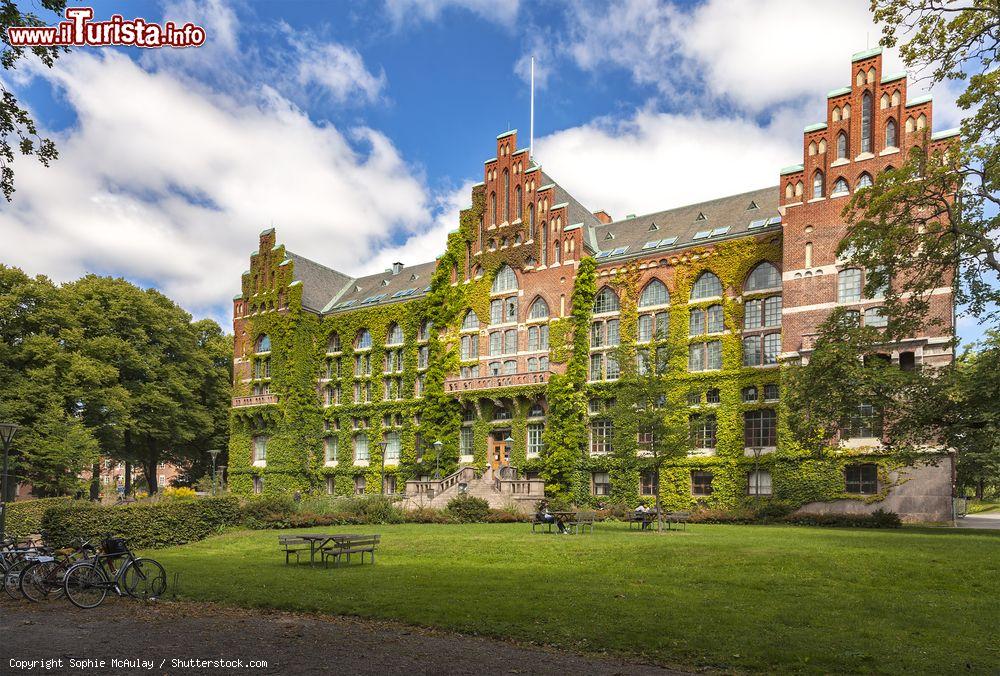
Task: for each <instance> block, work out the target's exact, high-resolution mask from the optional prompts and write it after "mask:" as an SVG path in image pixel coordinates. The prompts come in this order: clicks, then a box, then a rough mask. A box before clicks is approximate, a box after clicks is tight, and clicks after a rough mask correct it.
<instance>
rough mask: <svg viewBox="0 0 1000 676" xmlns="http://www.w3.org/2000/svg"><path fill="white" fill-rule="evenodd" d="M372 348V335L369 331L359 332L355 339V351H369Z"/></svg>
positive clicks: (362, 330)
mask: <svg viewBox="0 0 1000 676" xmlns="http://www.w3.org/2000/svg"><path fill="white" fill-rule="evenodd" d="M371 346H372V334H371V333H370V332H369V331H368V329H361V330H360V331H358V335H357V337H355V339H354V349H355V350H367V349H368V348H370V347H371Z"/></svg>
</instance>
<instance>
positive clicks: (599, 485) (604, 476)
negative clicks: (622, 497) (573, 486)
mask: <svg viewBox="0 0 1000 676" xmlns="http://www.w3.org/2000/svg"><path fill="white" fill-rule="evenodd" d="M591 491H592V492H593V494H594V495H611V478H610V476H609V475H608V473H607V472H593V473H592V474H591Z"/></svg>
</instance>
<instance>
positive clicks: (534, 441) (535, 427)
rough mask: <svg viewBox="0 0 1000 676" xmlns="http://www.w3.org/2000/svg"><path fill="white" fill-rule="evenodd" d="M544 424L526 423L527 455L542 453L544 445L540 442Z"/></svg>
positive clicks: (533, 455) (535, 455)
mask: <svg viewBox="0 0 1000 676" xmlns="http://www.w3.org/2000/svg"><path fill="white" fill-rule="evenodd" d="M544 431H545V426H544V425H542V423H531V424H530V425H528V448H527V451H528V457H529V458H533V457H537V456H539V455H541V454H542V451H543V450H544V449H545V445H544V444H543V443H542V433H543V432H544Z"/></svg>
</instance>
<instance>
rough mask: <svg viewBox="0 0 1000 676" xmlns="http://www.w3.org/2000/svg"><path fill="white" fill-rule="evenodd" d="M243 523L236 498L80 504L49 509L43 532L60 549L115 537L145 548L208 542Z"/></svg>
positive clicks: (75, 503) (73, 503)
mask: <svg viewBox="0 0 1000 676" xmlns="http://www.w3.org/2000/svg"><path fill="white" fill-rule="evenodd" d="M240 521H241V513H240V502H239V500H238V499H237V498H236V497H234V496H223V497H216V498H204V499H201V500H183V501H181V500H169V501H167V500H165V501H162V502H152V503H138V504H132V505H120V506H114V507H102V506H100V505H96V504H94V503H90V502H84V501H74V502H70V503H68V504H63V505H55V506H52V507H50V508H49V509H47V510H46V511H45V514H44V516H43V517H42V530H44V531H45V532H46V534H47V536H48V539H49V541H50V542H52V543H54V544H56V545H65V544H69V543H71V542H72V541H73V540H74V539H76V538H79V537H84V538H92V539H95V540H96V539H99V538H100V537H101V536H102V535H105V534H108V533H110V534H113V535H116V536H120V537H123V538H125V539H126V540H128V542H129V544H130V545H131V546H132V547H135V548H140V549H141V548H146V547H164V546H167V545H178V544H184V543H186V542H191V541H194V540H202V539H204V538H206V537H208V536H210V535H214V534H216V533H219V532H220V531H221V530H222V529H223V528H225V527H226V526H232V525H236V524H239V523H240Z"/></svg>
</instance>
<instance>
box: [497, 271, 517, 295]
mask: <svg viewBox="0 0 1000 676" xmlns="http://www.w3.org/2000/svg"><path fill="white" fill-rule="evenodd" d="M508 291H517V275H516V274H514V269H513V268H511V267H510V266H509V265H504V266H502V267H501V268H500V269H499V270H497V274H496V277H494V278H493V288H492V293H506V292H508Z"/></svg>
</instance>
